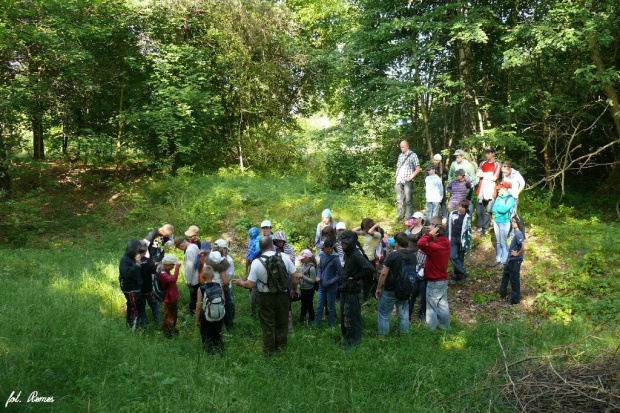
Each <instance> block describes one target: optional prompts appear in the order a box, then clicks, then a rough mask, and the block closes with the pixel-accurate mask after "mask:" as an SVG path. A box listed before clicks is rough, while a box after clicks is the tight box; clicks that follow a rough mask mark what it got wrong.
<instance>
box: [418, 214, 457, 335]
mask: <svg viewBox="0 0 620 413" xmlns="http://www.w3.org/2000/svg"><path fill="white" fill-rule="evenodd" d="M418 247H419V248H420V250H422V252H424V253H425V254H426V263H425V264H424V278H425V279H426V280H427V284H426V325H427V327H428V329H429V330H434V329H435V327H436V325H437V320H438V319H439V328H440V329H442V330H450V307H449V306H448V261H449V260H450V240H449V239H448V237H446V227H444V226H442V225H438V223H437V222H436V221H433V222H432V223H431V229H430V231H429V233H428V234H426V235H423V236H422V238H420V240H419V241H418Z"/></svg>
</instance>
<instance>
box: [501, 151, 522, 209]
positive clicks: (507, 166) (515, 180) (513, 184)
mask: <svg viewBox="0 0 620 413" xmlns="http://www.w3.org/2000/svg"><path fill="white" fill-rule="evenodd" d="M502 181H504V182H509V183H510V194H511V195H512V197H513V198H514V199H515V207H514V209H513V210H512V216H515V215H516V213H517V205H519V194H520V193H521V191H523V188H525V179H523V175H521V173H519V171H517V170H516V169H515V168H513V167H512V164H511V163H510V162H509V161H506V162H504V164H503V165H502Z"/></svg>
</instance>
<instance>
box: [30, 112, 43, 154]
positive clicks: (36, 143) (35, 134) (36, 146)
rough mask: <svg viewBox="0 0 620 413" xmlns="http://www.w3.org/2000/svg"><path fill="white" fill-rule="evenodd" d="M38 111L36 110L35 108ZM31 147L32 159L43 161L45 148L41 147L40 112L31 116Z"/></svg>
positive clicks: (41, 123)
mask: <svg viewBox="0 0 620 413" xmlns="http://www.w3.org/2000/svg"><path fill="white" fill-rule="evenodd" d="M37 109H38V108H37ZM30 120H31V122H32V147H33V152H34V154H33V158H34V159H45V147H44V145H43V115H42V114H41V113H40V112H37V113H34V114H32V117H31V118H30Z"/></svg>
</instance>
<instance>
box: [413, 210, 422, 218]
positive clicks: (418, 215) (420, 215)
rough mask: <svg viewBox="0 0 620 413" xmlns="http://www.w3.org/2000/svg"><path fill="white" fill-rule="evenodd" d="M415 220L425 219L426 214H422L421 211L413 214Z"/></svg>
mask: <svg viewBox="0 0 620 413" xmlns="http://www.w3.org/2000/svg"><path fill="white" fill-rule="evenodd" d="M413 218H424V214H423V213H421V212H420V211H416V212H414V214H413Z"/></svg>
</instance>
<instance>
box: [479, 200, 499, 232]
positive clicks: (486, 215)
mask: <svg viewBox="0 0 620 413" xmlns="http://www.w3.org/2000/svg"><path fill="white" fill-rule="evenodd" d="M494 202H495V200H494V199H487V200H482V199H478V203H477V204H476V215H477V216H478V220H477V221H476V226H477V227H478V228H479V229H486V230H488V229H489V227H490V226H491V212H492V211H493V203H494Z"/></svg>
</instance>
